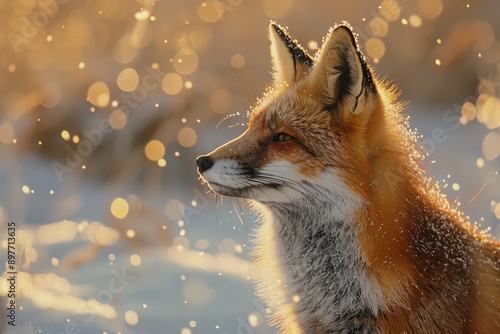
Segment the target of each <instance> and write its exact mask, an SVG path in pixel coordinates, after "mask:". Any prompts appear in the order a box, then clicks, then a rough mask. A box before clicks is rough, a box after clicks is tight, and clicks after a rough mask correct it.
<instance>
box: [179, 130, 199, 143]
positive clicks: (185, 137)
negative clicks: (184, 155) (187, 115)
mask: <svg viewBox="0 0 500 334" xmlns="http://www.w3.org/2000/svg"><path fill="white" fill-rule="evenodd" d="M196 138H197V136H196V132H195V131H194V130H193V129H192V128H188V127H186V128H182V129H180V130H179V132H178V133H177V140H178V141H179V144H181V145H182V146H184V147H191V146H193V145H194V144H196Z"/></svg>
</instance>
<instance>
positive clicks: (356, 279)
mask: <svg viewBox="0 0 500 334" xmlns="http://www.w3.org/2000/svg"><path fill="white" fill-rule="evenodd" d="M270 39H271V55H272V60H273V70H274V81H273V84H272V86H271V88H270V89H269V90H268V91H267V92H266V93H265V94H264V98H263V99H261V101H260V102H259V104H258V105H257V106H256V107H255V108H254V111H253V113H252V115H251V118H250V121H249V125H248V128H247V130H246V131H245V132H244V133H243V134H242V135H241V136H240V137H238V138H236V139H234V140H232V141H230V142H228V143H227V144H225V145H223V146H221V147H219V148H217V149H216V150H214V151H213V152H211V153H209V154H208V155H204V156H200V157H199V158H198V159H197V165H198V171H199V173H200V175H201V177H202V179H203V180H204V181H206V182H207V183H208V185H209V187H210V188H211V189H212V190H213V191H214V192H216V193H219V194H221V195H224V196H231V197H239V198H245V199H248V200H249V201H250V203H251V204H252V205H253V207H254V208H255V209H256V211H257V212H258V213H259V214H260V217H261V219H260V225H259V227H258V229H257V231H256V237H255V239H256V240H255V245H256V246H255V249H254V253H253V257H254V260H255V265H256V270H257V275H258V284H257V293H258V295H259V296H260V297H261V298H262V299H263V300H265V301H266V302H267V304H268V305H269V307H270V309H271V310H272V316H271V323H272V324H273V325H274V326H276V327H277V328H278V330H279V331H280V333H286V334H288V333H292V334H309V333H317V334H321V333H485V334H486V333H488V334H489V333H498V332H500V244H499V243H498V242H497V241H495V240H493V239H492V238H491V237H490V236H488V235H486V234H484V233H482V232H480V231H478V230H477V229H475V228H474V227H473V226H471V225H470V224H469V223H468V222H467V221H466V220H465V218H464V217H463V215H462V214H460V213H459V211H458V210H457V209H456V208H454V207H452V206H451V205H450V204H449V203H448V202H447V201H446V200H445V199H444V198H443V196H441V194H440V193H439V189H437V188H436V186H434V185H433V184H432V182H431V180H430V179H428V178H427V177H426V176H425V174H424V172H423V169H422V167H421V156H420V154H419V153H418V150H417V149H416V139H415V134H414V133H413V132H411V131H410V130H409V129H408V126H407V124H406V123H405V121H404V119H403V117H402V116H401V114H400V111H401V105H400V104H399V103H398V102H397V101H396V98H397V93H396V92H395V89H394V88H391V87H388V86H387V85H386V84H385V83H384V82H381V81H379V80H376V79H375V78H374V77H373V76H372V74H371V69H370V68H369V67H368V65H367V64H366V63H365V60H364V57H363V55H362V54H361V52H360V51H359V47H358V44H357V41H356V37H355V35H354V33H353V32H352V30H351V28H350V26H349V25H348V24H343V25H339V26H336V27H335V28H333V29H331V30H330V32H329V34H328V36H327V37H326V38H325V40H324V43H323V46H322V47H321V49H320V50H319V51H318V52H317V54H316V56H315V58H314V59H313V58H311V57H310V56H309V55H308V54H307V53H306V52H305V51H304V50H303V49H302V48H301V47H300V46H299V45H298V44H297V43H296V42H295V41H293V40H292V39H291V38H290V37H289V36H288V34H287V33H286V32H285V30H284V29H283V28H281V27H280V26H278V25H277V24H275V23H271V26H270Z"/></svg>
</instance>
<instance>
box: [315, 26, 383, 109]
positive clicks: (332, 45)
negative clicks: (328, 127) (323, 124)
mask: <svg viewBox="0 0 500 334" xmlns="http://www.w3.org/2000/svg"><path fill="white" fill-rule="evenodd" d="M318 55H319V56H318V58H317V59H316V64H315V65H314V68H313V69H312V71H311V75H310V76H309V77H308V80H310V81H309V82H310V83H311V84H312V85H313V87H314V90H315V91H316V92H317V93H318V96H319V97H320V99H321V100H322V102H323V104H324V105H325V109H328V110H330V109H338V108H339V107H342V108H344V109H347V110H349V111H352V112H357V111H359V110H362V109H363V107H364V104H365V98H366V97H367V96H368V93H370V92H372V91H373V90H374V85H373V80H372V76H371V73H370V69H369V68H368V66H367V65H366V63H365V60H364V57H363V55H362V54H361V52H360V51H359V46H358V43H357V40H356V35H355V34H354V33H353V31H352V28H351V27H350V26H349V25H348V24H347V23H344V24H342V25H339V26H336V27H335V28H333V29H331V30H330V32H329V34H328V36H327V37H326V38H325V41H324V43H323V46H322V47H321V49H320V51H319V52H318Z"/></svg>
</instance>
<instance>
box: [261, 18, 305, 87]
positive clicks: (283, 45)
mask: <svg viewBox="0 0 500 334" xmlns="http://www.w3.org/2000/svg"><path fill="white" fill-rule="evenodd" d="M269 39H270V40H271V57H272V61H273V79H274V84H275V85H280V84H283V83H289V84H292V83H294V82H296V81H298V80H300V79H301V78H302V77H303V76H304V75H305V74H306V73H307V72H308V71H309V69H310V68H311V67H312V65H313V60H312V58H311V56H309V55H308V54H307V52H305V51H304V49H302V47H301V46H300V45H298V44H297V43H296V42H295V41H293V40H292V39H291V38H290V36H289V35H288V34H287V32H286V30H285V29H284V28H282V27H281V26H279V25H278V24H277V23H275V22H271V24H270V25H269Z"/></svg>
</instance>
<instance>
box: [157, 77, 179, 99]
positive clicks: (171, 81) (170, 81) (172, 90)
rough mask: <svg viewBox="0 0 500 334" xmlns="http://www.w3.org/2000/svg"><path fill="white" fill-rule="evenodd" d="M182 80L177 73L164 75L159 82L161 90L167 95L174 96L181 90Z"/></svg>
mask: <svg viewBox="0 0 500 334" xmlns="http://www.w3.org/2000/svg"><path fill="white" fill-rule="evenodd" d="M182 85H183V80H182V77H181V76H180V75H179V74H177V73H169V74H167V75H165V77H164V78H163V80H162V82H161V88H162V89H163V91H164V92H165V93H167V94H168V95H176V94H178V93H179V92H180V91H181V90H182Z"/></svg>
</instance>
